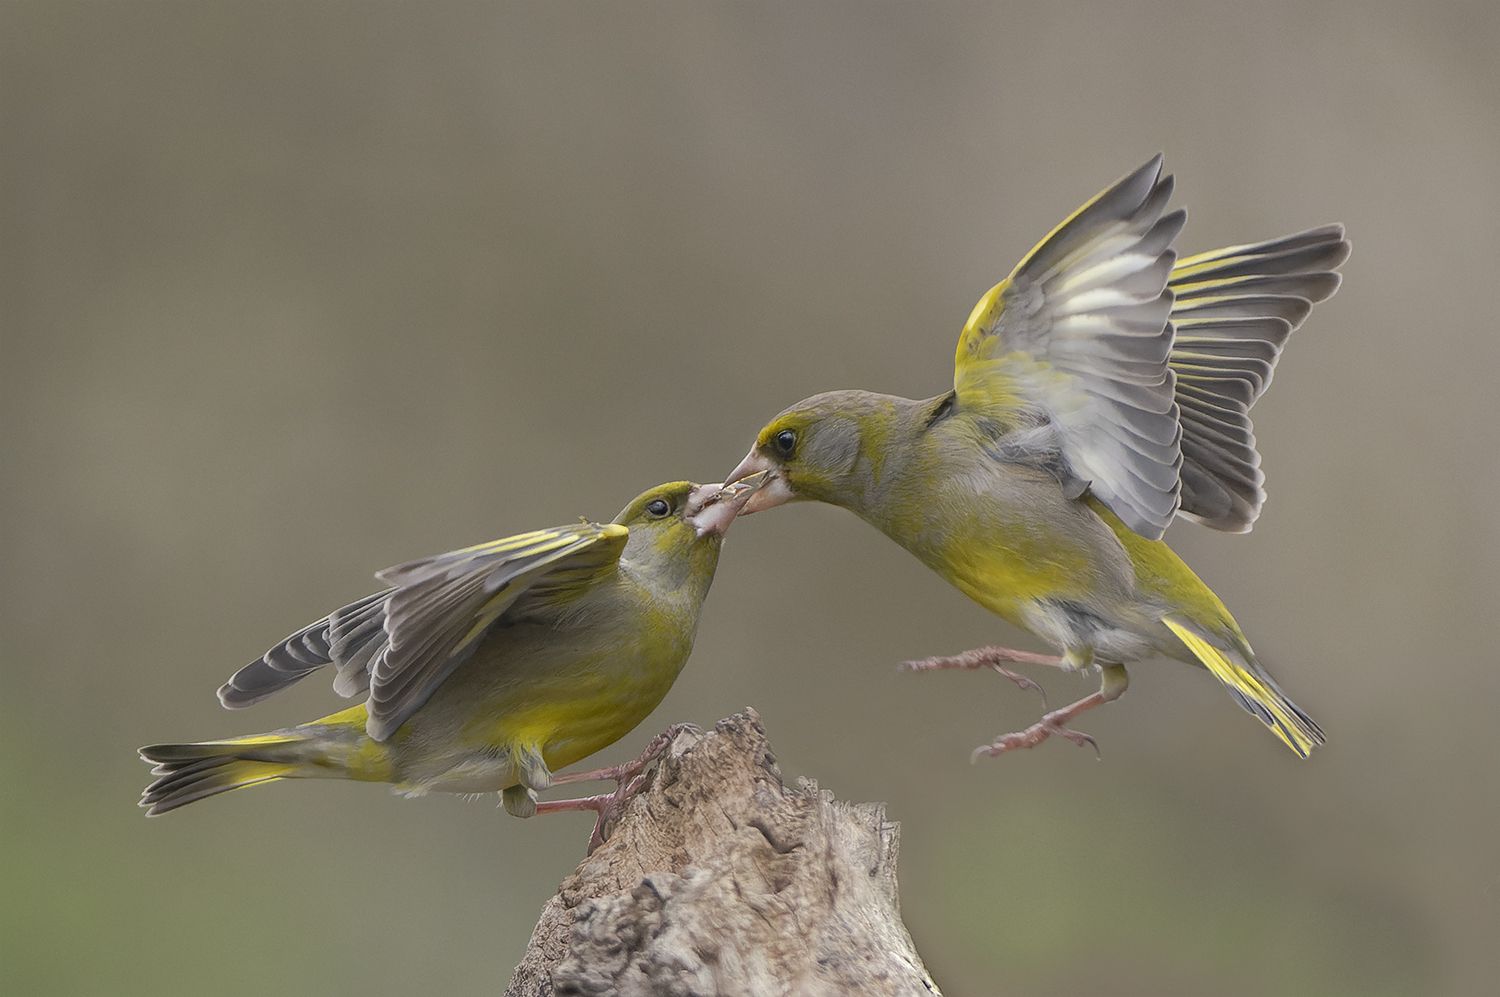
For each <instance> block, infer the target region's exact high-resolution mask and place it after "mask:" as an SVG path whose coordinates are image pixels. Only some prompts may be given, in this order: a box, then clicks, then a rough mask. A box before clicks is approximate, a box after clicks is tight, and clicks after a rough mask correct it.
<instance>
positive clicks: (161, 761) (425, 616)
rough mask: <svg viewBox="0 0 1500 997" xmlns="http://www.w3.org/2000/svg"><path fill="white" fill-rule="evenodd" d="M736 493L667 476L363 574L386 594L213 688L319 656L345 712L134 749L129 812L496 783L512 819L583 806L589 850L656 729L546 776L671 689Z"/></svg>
mask: <svg viewBox="0 0 1500 997" xmlns="http://www.w3.org/2000/svg"><path fill="white" fill-rule="evenodd" d="M756 487H757V484H756V482H754V481H742V482H739V483H737V484H735V485H732V486H727V487H721V486H719V485H695V484H692V483H690V482H686V481H679V482H674V483H671V484H665V485H661V486H659V487H656V488H653V489H651V490H650V491H647V492H645V493H644V494H642V495H640V496H638V497H637V498H636V499H635V500H634V501H632V502H631V503H630V504H629V505H628V506H626V507H625V509H624V511H622V512H621V513H620V515H619V516H617V517H616V518H615V521H614V522H612V523H604V524H600V523H591V522H588V521H586V520H585V521H581V522H579V523H576V524H574V525H571V526H560V527H556V528H553V529H547V530H537V531H535V532H532V533H523V534H520V535H519V536H514V537H509V538H507V539H504V540H496V541H494V542H493V543H487V544H480V545H479V546H477V547H469V548H465V549H463V550H458V551H453V552H451V553H448V554H439V555H438V556H436V557H430V558H426V559H423V560H420V561H412V562H410V563H407V564H402V565H399V566H397V567H394V568H387V569H386V570H385V571H382V572H380V573H379V575H378V577H379V578H380V579H381V580H382V581H385V582H387V583H389V584H390V586H391V587H390V588H387V589H386V590H384V591H383V592H378V593H376V594H374V595H371V596H368V597H367V598H364V599H361V600H359V601H358V602H354V603H351V604H350V605H348V606H345V607H344V608H343V609H340V610H338V611H336V612H334V613H332V614H330V615H329V616H327V617H324V618H323V619H321V620H319V621H318V622H316V623H314V624H312V625H310V626H308V627H306V628H304V629H302V630H300V631H298V632H297V633H295V634H293V635H292V636H290V637H288V638H287V639H286V640H284V641H282V642H281V643H280V644H278V645H277V646H276V647H274V648H272V649H271V650H270V651H267V652H266V654H265V656H264V657H262V658H260V659H257V660H255V661H253V662H251V663H250V664H248V665H246V666H245V667H244V668H241V669H240V670H239V671H237V672H235V674H234V675H233V676H232V677H231V678H230V680H229V681H228V682H227V683H225V684H224V686H223V687H222V688H221V689H220V690H219V699H220V701H221V702H222V703H223V704H224V705H225V706H226V707H229V708H230V709H238V708H241V707H245V706H250V705H252V704H254V703H258V702H260V701H261V700H262V699H264V698H266V697H267V696H270V695H272V694H273V693H276V692H279V691H280V690H282V689H285V688H286V687H287V686H289V685H292V684H293V683H294V682H297V681H299V680H300V679H302V678H304V677H306V676H307V675H310V674H312V673H313V672H315V671H317V670H318V669H320V668H322V667H324V666H326V665H332V666H334V667H335V670H336V671H335V676H334V683H333V684H334V689H335V690H336V691H337V692H339V693H340V694H342V695H344V696H350V697H352V696H365V697H366V701H365V702H364V703H363V704H361V705H359V706H355V707H352V708H350V709H347V710H344V711H342V712H339V713H334V714H332V715H331V716H326V717H323V718H322V719H320V720H314V721H312V722H311V723H306V724H302V725H300V726H297V727H289V728H284V729H282V730H276V731H272V732H270V733H266V734H254V735H250V736H248V737H234V738H229V739H227V740H223V741H207V742H201V743H197V744H156V745H150V746H148V747H145V748H142V749H141V757H142V758H143V759H145V760H146V761H148V762H152V763H154V764H155V766H156V767H155V769H153V773H154V774H155V775H157V776H158V778H157V779H156V781H155V782H153V783H152V784H151V785H150V786H149V787H147V789H146V791H145V794H144V796H143V797H142V800H141V805H142V806H144V807H146V808H147V811H146V812H147V814H149V815H155V814H161V813H166V812H167V811H169V810H174V809H176V808H177V807H180V806H183V805H185V804H188V803H192V802H194V801H195V800H200V799H203V798H204V797H207V796H214V795H216V794H218V793H224V792H228V791H229V790H232V789H241V788H243V787H246V786H254V785H258V784H260V783H263V782H272V781H275V780H277V779H299V778H332V779H356V780H360V781H364V782H384V783H390V784H392V785H394V786H395V788H396V789H397V790H398V791H401V792H404V793H407V794H413V795H415V794H421V793H425V792H428V791H441V792H453V793H489V792H498V793H500V795H501V799H502V801H503V803H504V805H505V808H506V809H507V810H508V811H510V812H511V813H513V814H516V815H517V816H522V817H529V816H531V815H532V814H534V813H547V812H553V811H559V810H584V809H587V810H596V811H598V813H599V820H598V822H597V823H596V825H595V830H594V838H593V841H592V843H591V844H592V845H597V844H598V843H599V841H600V840H602V837H603V831H604V825H605V822H606V820H607V818H608V817H610V816H611V814H612V811H613V809H614V808H615V807H616V806H617V805H618V804H619V803H620V802H622V800H623V799H624V798H625V797H626V796H628V794H629V792H630V791H631V789H632V788H633V787H632V783H633V782H634V778H635V776H637V775H638V774H639V772H640V771H641V770H642V769H643V768H644V766H645V765H646V764H648V763H649V761H650V758H651V755H652V754H653V753H654V752H656V751H660V749H661V748H662V747H664V746H665V744H666V740H667V737H666V736H665V735H664V736H663V737H660V738H658V739H657V740H656V741H655V742H653V744H652V747H651V748H650V749H648V751H647V753H646V755H643V756H642V758H641V759H639V760H637V761H636V762H633V763H626V764H625V765H621V766H615V767H613V768H608V769H599V770H595V771H592V772H580V773H574V774H566V775H559V776H555V775H553V774H552V773H553V770H555V769H559V768H562V767H563V766H566V765H571V764H572V763H574V762H576V761H579V760H580V759H583V758H585V757H587V756H589V755H591V754H593V753H594V752H596V751H598V750H600V749H601V748H604V747H606V746H608V745H610V744H613V743H614V742H615V741H618V740H619V739H620V738H622V737H624V736H625V735H626V734H628V733H629V732H630V731H631V730H632V729H633V728H634V727H635V726H636V725H637V724H639V723H640V722H641V721H642V720H644V719H646V716H647V715H648V714H649V713H650V712H651V711H652V710H653V709H655V708H656V706H657V704H659V703H660V702H661V701H662V698H663V697H664V696H665V695H666V694H667V691H668V690H669V689H671V687H672V683H673V682H674V681H676V679H677V675H678V673H679V672H680V671H681V670H682V666H683V665H684V664H685V663H686V662H687V659H688V655H689V653H690V652H691V651H692V647H693V639H694V637H695V635H696V633H697V630H698V616H699V611H700V610H701V609H702V606H703V600H704V597H705V596H707V595H708V589H709V585H710V583H712V582H713V578H714V572H715V569H716V568H717V567H718V563H719V550H720V547H721V545H722V541H723V538H724V533H725V531H726V530H728V529H729V525H730V523H732V522H733V521H734V517H735V515H736V514H737V513H738V512H739V511H740V510H741V509H742V507H743V506H744V504H745V503H746V502H747V501H748V500H749V499H750V497H751V496H752V495H754V493H755V489H756ZM597 779H612V780H615V781H617V782H619V783H620V784H621V787H620V792H617V793H615V794H612V795H605V796H595V797H588V798H585V799H581V800H558V801H551V802H543V803H538V802H537V799H536V794H537V793H538V792H539V791H541V790H545V789H547V788H549V787H551V786H553V785H558V784H561V783H568V782H583V781H590V780H597Z"/></svg>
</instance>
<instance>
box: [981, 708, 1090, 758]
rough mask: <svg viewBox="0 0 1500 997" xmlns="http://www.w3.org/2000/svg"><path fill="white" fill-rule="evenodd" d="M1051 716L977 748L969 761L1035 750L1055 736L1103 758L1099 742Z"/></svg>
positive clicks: (1002, 735)
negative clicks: (1020, 750) (1022, 749)
mask: <svg viewBox="0 0 1500 997" xmlns="http://www.w3.org/2000/svg"><path fill="white" fill-rule="evenodd" d="M1050 716H1051V714H1048V716H1045V717H1043V718H1042V719H1041V720H1038V721H1037V722H1036V723H1034V724H1032V725H1031V726H1030V727H1027V728H1026V729H1025V730H1018V731H1015V732H1013V733H1010V734H1001V735H1000V736H999V737H997V738H995V740H994V741H993V742H991V743H990V744H985V745H981V746H980V747H978V748H975V749H974V751H973V753H972V754H970V755H969V761H970V762H977V761H979V759H981V758H996V757H998V756H1000V755H1003V754H1005V753H1006V752H1007V751H1014V750H1015V749H1017V748H1035V747H1036V746H1037V745H1039V744H1041V743H1042V742H1043V741H1045V740H1047V739H1048V738H1050V737H1052V736H1054V735H1056V736H1057V737H1061V738H1063V739H1065V740H1068V741H1072V742H1073V743H1074V744H1076V745H1078V747H1080V748H1082V747H1084V746H1085V745H1087V746H1088V747H1090V748H1093V749H1094V756H1095V757H1103V756H1102V755H1100V754H1099V742H1098V741H1096V740H1094V738H1093V736H1092V735H1090V734H1085V733H1084V732H1083V731H1081V730H1074V729H1072V728H1071V727H1064V726H1063V725H1062V724H1061V723H1059V722H1058V721H1056V720H1052V719H1049V718H1050Z"/></svg>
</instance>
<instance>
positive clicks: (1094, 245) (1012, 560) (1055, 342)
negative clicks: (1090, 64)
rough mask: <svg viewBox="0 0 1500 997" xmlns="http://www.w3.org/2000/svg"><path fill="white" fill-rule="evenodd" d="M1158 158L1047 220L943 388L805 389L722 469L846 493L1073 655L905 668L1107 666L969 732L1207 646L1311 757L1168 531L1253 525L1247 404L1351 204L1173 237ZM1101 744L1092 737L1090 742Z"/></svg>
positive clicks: (1255, 491) (790, 495)
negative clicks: (1187, 524) (1286, 220)
mask: <svg viewBox="0 0 1500 997" xmlns="http://www.w3.org/2000/svg"><path fill="white" fill-rule="evenodd" d="M1161 162H1162V161H1161V157H1160V156H1157V157H1155V158H1153V159H1152V160H1151V161H1150V162H1148V163H1146V164H1145V165H1144V166H1142V167H1141V168H1140V169H1138V170H1136V171H1135V172H1133V173H1131V174H1129V175H1128V176H1126V177H1124V178H1123V179H1121V180H1120V181H1119V182H1117V183H1115V184H1114V185H1112V186H1110V187H1108V188H1107V189H1105V190H1104V191H1102V192H1101V193H1099V194H1098V195H1097V196H1096V197H1094V198H1093V199H1092V200H1090V201H1089V202H1088V203H1086V204H1084V205H1083V206H1082V207H1081V208H1079V209H1078V210H1077V211H1075V212H1073V214H1072V215H1070V216H1069V217H1068V218H1067V219H1066V220H1064V221H1063V222H1062V224H1060V225H1058V226H1057V228H1055V229H1053V230H1052V232H1051V233H1049V234H1048V235H1047V237H1046V238H1045V239H1043V240H1042V241H1041V242H1040V243H1039V244H1038V245H1037V246H1036V248H1034V249H1033V250H1032V251H1031V252H1030V253H1028V254H1027V255H1026V257H1025V259H1023V260H1022V261H1021V263H1020V264H1019V265H1018V266H1017V267H1016V268H1015V270H1013V271H1012V272H1011V274H1010V276H1008V277H1006V278H1005V279H1004V280H1002V281H1001V282H1000V283H999V284H996V285H995V286H994V287H993V288H991V289H990V290H989V291H988V292H987V293H986V294H985V295H984V296H983V297H982V298H980V300H979V303H978V304H977V305H975V306H974V310H973V312H972V313H971V314H970V315H969V318H968V321H967V322H966V323H965V324H964V327H963V331H962V334H961V335H960V336H959V341H958V353H957V357H956V362H955V370H954V378H953V389H952V390H951V391H947V392H944V393H943V394H941V395H938V396H937V397H935V398H928V399H925V400H922V401H913V400H911V399H908V398H899V397H896V396H893V395H882V394H875V393H873V392H869V391H832V392H828V393H826V394H820V395H814V396H813V397H811V398H807V399H805V400H803V401H800V402H798V403H797V404H795V405H793V406H791V407H790V408H788V409H786V410H785V411H783V412H782V413H781V414H780V415H778V416H776V418H774V419H772V420H771V421H770V422H769V423H768V424H767V425H766V426H765V428H764V429H762V430H761V431H760V433H759V435H758V436H757V437H756V440H755V445H754V446H753V447H752V448H751V450H750V453H749V454H748V455H747V456H746V457H745V459H744V461H743V462H741V464H740V465H739V467H737V468H736V469H735V470H734V472H733V473H732V474H731V475H730V476H729V478H728V480H729V481H731V482H733V481H736V480H742V479H747V478H748V476H750V475H752V474H758V473H762V472H769V473H770V475H771V479H770V481H769V482H767V483H766V484H765V486H764V487H763V488H761V489H760V490H759V491H758V492H757V493H756V495H755V496H754V497H753V498H752V499H751V500H750V502H749V504H748V505H747V506H746V508H745V512H746V513H751V512H755V511H758V510H761V509H767V508H771V507H773V506H775V505H779V504H781V503H783V502H787V501H790V500H793V499H810V500H815V501H820V502H828V503H832V504H833V505H837V506H842V507H843V508H845V509H848V510H850V511H851V512H853V513H854V514H855V515H857V516H859V517H860V518H861V519H864V520H865V521H866V522H868V523H870V524H871V525H872V526H874V527H875V528H876V529H878V530H880V531H881V532H883V533H885V534H886V535H887V536H888V537H890V538H891V539H892V540H894V541H896V543H898V544H900V545H901V546H902V547H904V548H906V549H907V550H908V551H910V552H911V553H912V554H914V555H916V557H917V558H918V559H919V560H921V561H922V563H924V564H926V565H927V566H928V567H929V568H931V569H932V570H934V571H936V572H937V573H938V574H939V575H941V576H942V577H944V578H945V579H947V580H948V581H949V582H951V583H952V584H953V585H955V586H957V588H958V589H959V590H960V591H962V592H963V593H964V594H966V595H968V596H969V598H971V599H973V600H974V601H976V602H978V603H979V604H980V605H982V606H984V607H986V608H987V609H989V610H991V611H992V612H994V613H997V614H998V615H1000V616H1001V617H1002V618H1004V619H1005V620H1007V621H1009V622H1010V623H1012V624H1014V625H1016V626H1019V627H1022V628H1024V629H1026V630H1029V631H1030V632H1032V633H1033V634H1035V635H1036V636H1038V637H1040V638H1041V639H1042V640H1043V641H1045V642H1046V643H1047V644H1049V645H1051V646H1052V647H1054V648H1056V649H1057V650H1058V651H1060V652H1061V653H1060V655H1059V656H1056V657H1054V656H1051V655H1042V654H1033V653H1028V652H1023V651H1014V650H1011V649H1008V648H1000V647H989V648H980V649H976V650H974V651H970V652H965V653H964V654H960V655H954V656H951V657H941V658H930V659H926V660H924V661H920V662H911V663H908V664H909V667H912V668H918V669H929V668H981V667H989V668H994V669H996V670H998V671H1000V672H1001V673H1002V674H1004V675H1006V676H1007V677H1008V678H1011V679H1013V680H1015V681H1017V682H1019V683H1021V684H1023V685H1029V686H1034V683H1032V682H1030V680H1029V679H1026V678H1024V677H1022V676H1020V675H1017V674H1016V673H1014V672H1012V671H1010V670H1009V669H1007V668H1006V667H1005V666H1006V665H1007V664H1013V663H1017V662H1021V663H1032V664H1049V665H1057V666H1059V667H1062V668H1065V669H1084V668H1096V669H1098V670H1099V672H1100V673H1101V682H1100V687H1099V691H1098V692H1096V693H1094V694H1092V695H1090V696H1087V697H1085V698H1083V699H1081V700H1079V701H1078V702H1076V703H1073V704H1071V705H1069V706H1067V707H1064V708H1062V709H1058V710H1054V711H1051V712H1048V713H1046V714H1045V715H1044V716H1043V718H1042V719H1041V720H1040V721H1039V722H1038V723H1036V724H1034V725H1032V726H1030V727H1028V728H1026V729H1025V730H1021V731H1017V732H1015V733H1012V734H1006V735H1002V736H1000V737H998V738H997V739H996V740H995V741H994V742H993V743H991V744H988V745H986V746H984V747H981V748H979V749H977V750H976V752H975V755H976V757H977V756H979V755H982V754H990V755H997V754H1000V753H1002V752H1004V751H1007V750H1010V749H1014V748H1022V747H1027V748H1029V747H1033V746H1035V745H1037V744H1040V743H1041V742H1042V741H1044V740H1046V739H1047V738H1048V737H1049V736H1051V735H1054V734H1055V735H1060V736H1063V737H1066V738H1067V739H1069V740H1071V741H1073V742H1074V743H1077V744H1089V745H1094V741H1093V738H1091V737H1089V736H1088V735H1087V734H1084V733H1081V732H1079V731H1076V730H1073V729H1071V727H1070V724H1071V722H1072V721H1073V720H1074V718H1076V717H1077V716H1078V715H1079V714H1081V713H1083V712H1084V711H1085V710H1088V709H1091V708H1093V707H1095V706H1098V705H1100V704H1102V703H1106V702H1109V701H1111V700H1114V699H1117V698H1118V697H1119V696H1120V694H1121V693H1122V692H1124V690H1125V687H1126V683H1127V675H1126V671H1125V666H1126V665H1127V664H1129V663H1131V662H1134V661H1137V660H1140V659H1143V658H1147V657H1151V656H1155V655H1165V656H1167V657H1169V658H1176V659H1178V660H1181V661H1185V662H1189V663H1192V664H1195V665H1201V666H1203V667H1205V668H1207V669H1208V671H1209V672H1210V673H1212V674H1213V676H1214V677H1215V678H1217V679H1218V680H1219V681H1220V682H1222V683H1223V684H1224V685H1225V687H1227V688H1228V690H1229V693H1230V695H1231V696H1232V697H1233V698H1234V699H1235V701H1237V702H1238V703H1239V704H1240V705H1241V706H1243V707H1244V708H1245V709H1246V710H1248V711H1249V712H1250V713H1252V714H1253V715H1255V716H1256V717H1258V718H1259V719H1260V720H1261V721H1262V722H1264V723H1265V725H1266V726H1267V727H1269V728H1270V729H1271V730H1272V731H1273V732H1274V733H1275V734H1276V735H1277V736H1278V737H1280V738H1281V740H1282V741H1284V742H1285V743H1286V745H1287V746H1288V747H1290V748H1291V749H1292V750H1293V751H1295V752H1296V753H1297V754H1298V755H1300V756H1302V757H1306V756H1307V755H1308V753H1309V752H1310V751H1311V749H1312V748H1313V747H1314V746H1315V745H1319V744H1322V743H1323V732H1322V731H1321V730H1320V729H1319V728H1318V725H1317V724H1316V723H1314V722H1313V721H1312V719H1311V718H1310V717H1308V715H1307V714H1306V713H1304V712H1303V711H1302V710H1301V709H1299V708H1298V707H1297V706H1296V705H1295V704H1294V703H1293V702H1292V701H1291V700H1290V699H1289V698H1287V696H1286V694H1285V693H1283V692H1282V690H1281V687H1280V686H1279V685H1278V684H1277V683H1276V681H1275V680H1274V679H1272V677H1271V676H1270V674H1269V673H1268V672H1267V671H1266V669H1265V668H1264V667H1263V666H1262V665H1261V664H1260V663H1259V662H1258V661H1257V660H1256V657H1255V654H1254V652H1252V651H1251V649H1250V643H1249V641H1247V640H1246V639H1245V636H1244V634H1243V633H1242V632H1241V630H1240V627H1239V625H1238V624H1237V623H1236V622H1235V620H1234V617H1232V616H1231V615H1230V613H1229V610H1228V609H1226V608H1225V607H1224V604H1223V602H1221V601H1220V600H1219V598H1218V596H1216V595H1214V593H1213V592H1212V591H1211V590H1210V589H1209V587H1208V586H1207V585H1205V584H1204V583H1203V582H1202V581H1201V580H1199V578H1198V576H1197V575H1195V574H1194V573H1193V572H1192V570H1191V569H1189V568H1188V566H1187V565H1186V564H1184V563H1183V561H1182V560H1181V558H1179V557H1178V556H1177V555H1176V554H1175V553H1173V551H1172V550H1171V548H1169V547H1168V546H1167V545H1166V544H1165V543H1164V542H1163V541H1162V534H1163V532H1164V531H1165V530H1166V528H1167V526H1168V524H1169V523H1171V522H1172V521H1173V519H1174V518H1176V517H1177V516H1179V515H1182V516H1186V517H1187V518H1189V519H1192V520H1195V521H1197V522H1200V523H1203V524H1205V525H1207V526H1211V527H1213V528H1214V529H1218V530H1225V531H1229V532H1245V531H1248V530H1249V529H1250V527H1251V525H1252V524H1253V523H1254V522H1255V520H1256V517H1257V516H1258V515H1259V514H1260V510H1261V505H1262V503H1263V502H1264V501H1265V491H1264V489H1263V487H1262V486H1263V482H1264V476H1263V474H1262V473H1261V469H1260V463H1261V460H1260V455H1259V453H1257V451H1256V447H1255V437H1254V435H1253V433H1252V427H1251V423H1250V416H1249V410H1250V407H1251V405H1253V404H1254V403H1255V401H1256V399H1258V398H1259V397H1260V395H1261V393H1262V392H1263V391H1264V390H1265V388H1266V385H1267V384H1269V383H1270V380H1271V372H1272V369H1273V368H1274V366H1275V364H1276V360H1277V357H1278V356H1279V355H1280V353H1281V349H1282V346H1283V345H1284V344H1285V343H1286V340H1287V338H1288V336H1290V335H1291V333H1292V331H1293V330H1295V329H1296V328H1297V327H1298V326H1300V325H1301V324H1302V322H1303V320H1304V319H1305V318H1307V315H1308V313H1309V312H1310V311H1311V310H1312V306H1313V304H1314V303H1315V302H1319V301H1323V300H1324V299H1326V298H1328V297H1329V296H1330V295H1332V294H1333V293H1334V291H1335V290H1336V289H1337V288H1338V286H1339V280H1340V277H1339V275H1338V273H1336V272H1335V271H1336V268H1337V267H1339V265H1340V264H1342V263H1343V262H1344V260H1345V259H1346V258H1347V257H1348V255H1349V243H1348V242H1347V241H1346V240H1345V238H1344V230H1343V227H1342V226H1339V225H1328V226H1324V227H1322V228H1315V229H1310V230H1308V231H1306V232H1301V233H1298V234H1296V235H1290V236H1286V237H1284V238H1280V239H1273V240H1270V241H1268V242H1262V243H1256V244H1253V245H1243V246H1230V247H1228V248H1226V249H1219V250H1214V251H1213V252H1208V253H1201V254H1199V255H1197V256H1189V257H1186V258H1183V259H1178V258H1177V254H1176V252H1175V251H1174V250H1173V248H1172V247H1173V242H1174V240H1175V239H1176V237H1177V234H1178V232H1179V231H1180V230H1181V228H1182V225H1183V222H1184V220H1185V218H1186V214H1185V212H1183V211H1182V210H1175V211H1168V210H1167V201H1168V199H1169V197H1170V195H1171V193H1172V178H1171V177H1170V176H1167V177H1163V176H1161ZM1095 747H1097V745H1095Z"/></svg>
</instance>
